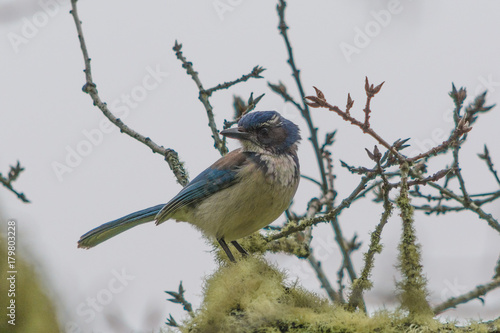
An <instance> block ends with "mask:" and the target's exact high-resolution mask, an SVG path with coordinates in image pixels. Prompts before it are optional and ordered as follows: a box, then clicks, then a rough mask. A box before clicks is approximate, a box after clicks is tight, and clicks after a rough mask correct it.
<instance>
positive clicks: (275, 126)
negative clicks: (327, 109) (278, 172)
mask: <svg viewBox="0 0 500 333" xmlns="http://www.w3.org/2000/svg"><path fill="white" fill-rule="evenodd" d="M221 134H222V135H224V136H226V137H228V138H234V139H238V140H240V141H241V143H242V145H243V149H244V150H246V151H255V152H260V151H262V150H266V151H270V152H273V153H278V154H279V153H287V152H290V151H295V150H296V149H297V144H298V142H299V141H300V134H299V127H298V126H297V125H295V124H294V123H292V122H291V121H290V120H288V119H285V118H283V117H282V116H281V115H280V114H279V113H278V112H276V111H254V112H250V113H247V114H246V115H244V116H243V117H242V118H241V119H240V121H239V122H238V127H237V128H231V129H227V130H224V131H222V132H221Z"/></svg>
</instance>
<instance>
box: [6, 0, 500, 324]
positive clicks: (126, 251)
mask: <svg viewBox="0 0 500 333" xmlns="http://www.w3.org/2000/svg"><path fill="white" fill-rule="evenodd" d="M275 5H276V3H275V2H274V1H262V0H261V1H242V0H231V1H230V0H216V1H190V2H185V1H146V2H144V1H142V2H138V1H128V0H121V1H107V2H102V1H93V0H92V1H91V0H85V1H84V0H81V1H79V11H80V18H81V19H82V21H83V29H84V33H85V37H86V40H87V45H88V50H89V53H90V56H91V58H92V66H93V68H92V69H93V74H94V80H95V82H96V83H97V87H98V89H99V93H100V95H101V98H102V99H103V100H104V101H106V102H107V103H108V105H111V106H113V108H114V110H115V112H116V113H117V115H119V116H120V117H121V118H122V120H123V121H124V122H126V123H127V124H128V125H129V126H131V127H132V128H134V129H135V130H137V131H138V132H140V133H142V134H144V135H146V136H149V137H151V138H152V139H153V140H154V141H155V142H157V143H158V144H160V145H163V146H165V147H169V148H172V149H175V150H176V151H177V152H178V153H179V156H180V158H181V160H183V161H184V162H185V163H186V166H187V169H188V170H189V172H190V175H191V177H192V178H193V177H194V176H196V175H197V174H198V173H199V172H201V171H202V170H203V169H205V168H206V167H207V166H208V165H210V164H211V163H213V162H214V161H215V160H216V159H217V158H219V157H220V156H219V154H218V152H217V151H216V150H214V149H213V141H212V139H211V137H210V135H211V134H210V129H209V128H208V126H207V118H206V114H205V111H204V108H203V106H202V104H201V103H200V102H199V101H198V99H197V96H198V91H197V88H196V86H195V84H194V82H193V81H192V80H191V78H190V77H188V76H187V75H186V73H185V70H184V69H183V68H182V67H181V64H180V62H179V61H178V60H177V59H176V57H175V54H174V52H173V51H172V47H173V45H174V42H175V40H177V41H179V42H180V43H182V44H183V50H184V55H185V56H186V57H187V58H188V59H189V60H190V61H192V62H193V64H194V66H195V69H196V70H197V71H198V72H199V74H200V78H201V80H202V82H203V84H204V85H205V87H206V88H208V87H211V86H214V85H216V84H218V83H221V82H223V81H228V80H231V79H235V78H237V77H239V76H241V75H242V74H245V73H248V72H250V70H251V69H252V68H253V67H254V66H255V65H261V66H263V67H265V68H266V69H267V70H266V71H265V72H264V73H263V75H264V77H265V79H260V80H251V81H248V82H247V83H243V84H240V85H238V86H236V87H234V88H232V89H230V90H225V91H221V92H218V93H216V94H214V96H213V97H212V98H211V102H212V105H213V106H214V111H215V114H216V121H217V124H218V126H219V128H221V126H222V123H223V121H224V119H230V118H231V117H232V114H233V109H232V98H233V97H232V96H233V95H234V94H237V95H240V96H242V97H243V98H244V99H247V98H248V96H249V95H250V92H254V94H256V95H260V94H263V93H265V97H264V98H263V99H262V101H261V102H260V103H259V105H258V107H257V109H258V110H277V111H278V112H281V113H282V114H283V115H284V116H285V117H286V118H288V119H290V120H292V121H294V122H296V123H297V124H298V125H299V126H300V127H301V129H302V133H303V137H304V138H306V137H307V135H308V131H307V128H306V126H305V123H304V122H303V121H302V119H301V118H300V116H299V115H298V113H297V111H296V110H295V109H293V108H292V107H291V106H290V105H285V104H284V103H283V101H282V100H281V99H280V98H279V97H278V96H276V95H275V94H274V93H273V92H271V91H270V90H269V88H268V87H267V82H268V81H270V82H273V83H277V82H278V81H280V80H281V81H283V82H284V83H285V84H286V85H287V87H288V90H289V92H290V93H291V94H293V95H294V96H295V97H296V98H297V99H298V97H297V96H298V93H297V90H296V87H295V86H294V82H293V79H292V77H291V75H290V69H289V67H288V65H287V63H286V60H287V54H286V50H285V47H284V43H283V40H282V38H281V37H280V35H279V33H278V30H277V25H278V18H277V14H276V9H275ZM69 10H70V4H69V1H68V0H66V1H63V0H61V1H55V0H46V1H32V0H25V1H14V0H0V36H1V38H0V50H1V53H0V54H1V57H2V61H0V73H1V75H0V106H1V112H0V171H1V172H2V173H5V172H7V171H8V165H9V164H13V163H15V162H16V161H17V160H19V161H21V163H22V165H23V166H24V167H25V168H26V171H25V172H24V173H23V174H22V175H21V176H20V178H19V180H18V181H16V183H15V187H16V189H18V190H20V191H23V192H24V193H25V194H26V196H27V197H28V198H29V199H30V200H31V201H32V203H30V204H24V203H22V202H20V201H19V200H18V199H17V198H16V197H15V196H14V195H13V194H12V193H10V192H8V191H6V190H4V189H0V208H1V212H2V218H13V219H16V220H17V224H18V231H19V237H18V242H19V244H20V245H21V246H22V253H21V254H25V255H27V256H31V257H32V258H33V260H34V262H35V263H36V266H37V267H38V268H39V271H40V274H41V275H42V276H43V277H44V279H45V281H46V282H47V285H48V286H49V287H48V288H50V290H51V293H52V296H53V297H54V299H55V300H56V302H57V303H58V304H59V308H60V310H61V320H62V321H63V324H64V325H65V326H67V327H74V328H77V329H81V330H82V331H90V329H93V330H94V332H101V331H102V332H106V331H109V330H110V326H109V325H108V323H107V319H106V318H108V319H109V318H113V316H117V318H119V320H123V321H124V322H123V323H122V324H123V325H127V327H130V328H132V329H135V330H137V331H141V332H144V331H147V330H151V329H156V330H157V329H158V327H160V326H161V325H163V322H164V321H165V318H166V317H167V316H168V314H169V313H172V314H173V315H174V317H175V318H177V319H180V318H183V316H184V315H185V314H184V312H183V310H182V309H181V307H180V306H178V305H175V304H172V303H168V302H166V301H165V298H167V295H166V294H164V293H163V291H164V290H176V288H177V286H178V284H179V281H181V280H182V281H183V285H184V287H185V289H187V293H186V296H187V298H188V299H189V300H190V301H191V302H192V303H193V305H194V307H195V308H197V307H198V306H199V305H200V301H201V297H200V296H201V288H202V285H201V284H202V279H203V277H204V276H206V275H208V274H210V273H212V272H213V271H214V269H215V268H216V265H215V262H214V259H213V256H212V255H211V253H210V252H209V251H210V246H208V245H207V243H206V241H205V240H204V239H203V237H202V236H201V234H200V233H199V232H198V231H197V230H195V229H194V228H192V227H191V226H190V225H188V224H186V223H175V222H173V221H171V222H169V223H164V224H162V225H161V226H160V227H158V228H156V229H155V226H154V225H152V224H151V225H149V224H148V225H145V226H142V227H138V228H135V229H132V230H131V231H128V232H126V233H124V234H122V235H120V236H118V237H116V238H114V239H112V240H110V241H107V242H105V243H103V244H101V245H99V246H98V247H96V248H93V249H91V250H82V249H77V247H76V242H77V240H78V239H79V237H80V235H82V234H83V233H85V232H87V231H88V230H90V229H92V228H94V227H96V226H98V225H100V224H101V223H104V222H107V221H109V220H112V219H115V218H118V217H120V216H123V215H125V214H128V213H131V212H133V211H135V210H139V209H143V208H146V207H149V206H153V205H156V204H159V203H165V202H167V201H168V200H169V199H170V198H171V197H173V196H174V195H175V194H176V193H177V192H178V191H179V190H180V188H181V187H180V185H178V184H177V183H176V181H175V178H174V177H173V175H172V172H171V171H170V169H169V168H168V165H167V164H166V163H165V162H164V161H163V159H162V158H161V156H159V155H157V154H156V155H155V154H153V153H151V150H150V149H148V148H147V147H146V146H144V145H142V144H140V143H138V142H137V141H135V140H133V139H131V138H129V137H127V136H125V135H123V134H120V133H119V131H118V130H117V129H114V128H113V127H111V126H109V125H108V123H107V122H106V120H103V119H104V117H103V115H102V114H101V113H100V111H99V110H98V109H97V108H95V107H93V106H92V102H91V99H90V97H89V96H88V95H86V94H84V93H83V92H82V90H81V87H82V86H83V84H84V74H83V72H82V69H83V60H82V55H81V51H80V48H79V44H78V38H77V35H76V30H75V26H74V23H73V20H72V17H71V16H70V15H69V14H68V12H69ZM499 13H500V3H499V2H494V1H474V2H472V1H439V2H435V1H357V2H352V1H342V2H341V1H307V2H304V1H303V2H298V1H290V3H289V6H288V9H287V12H286V15H287V23H288V25H289V26H290V30H289V35H290V38H291V41H292V44H293V47H294V51H295V55H296V62H297V65H298V67H299V68H300V69H301V70H302V71H301V75H302V79H303V83H304V87H305V89H306V93H308V94H310V93H312V86H313V85H314V86H317V87H318V88H320V89H322V91H323V92H324V93H325V95H326V96H327V99H328V100H329V101H330V102H331V103H334V104H338V105H340V106H343V105H345V101H346V96H347V93H349V92H350V93H351V96H352V97H353V99H354V100H355V101H356V102H355V107H354V109H355V111H353V112H355V114H356V115H358V116H360V117H361V114H362V111H361V110H362V107H363V101H364V91H363V87H364V78H365V76H368V77H369V79H370V81H371V82H373V83H380V82H382V81H385V84H384V87H383V90H382V92H381V93H380V94H379V95H377V97H376V98H375V99H374V101H373V103H372V110H373V114H372V118H371V119H372V120H371V123H372V126H373V128H375V129H376V130H377V131H378V132H379V133H380V134H381V135H382V136H383V137H384V138H386V139H387V140H388V141H390V142H392V141H395V140H396V139H398V138H407V137H411V138H412V140H411V141H410V143H412V144H413V147H412V148H410V149H413V151H418V150H419V149H425V147H427V148H428V147H429V146H430V145H431V144H435V143H439V142H440V141H439V140H440V138H441V137H442V136H443V134H442V133H445V134H447V133H449V131H450V129H451V128H452V118H450V110H451V109H452V106H453V105H452V101H451V99H450V98H449V96H448V92H449V90H450V89H451V83H452V82H454V83H455V84H456V85H457V86H464V87H466V88H467V91H468V92H469V95H470V96H472V95H474V94H475V93H479V92H482V91H484V90H485V89H489V93H488V100H489V102H490V103H497V104H498V103H499V102H500V66H499V65H500V60H499V59H500V42H499V39H498V32H499V31H500V20H499V15H500V14H499ZM469 100H470V98H469V99H468V101H469ZM312 112H313V119H314V122H315V124H317V125H318V126H320V134H319V137H320V138H321V139H322V138H323V137H324V135H325V133H326V132H328V131H332V130H334V129H337V130H338V134H337V141H336V143H335V145H334V150H333V157H334V159H335V165H334V166H335V171H336V173H337V176H338V177H337V180H336V185H337V189H338V192H339V198H344V197H346V196H347V195H348V194H349V193H350V192H351V191H352V190H353V188H354V186H355V185H356V184H357V183H358V181H359V177H358V176H355V175H351V174H349V173H348V172H346V171H345V170H344V169H342V168H341V167H340V163H339V160H340V159H341V160H344V161H346V162H348V163H350V164H353V165H366V166H369V165H371V163H370V160H369V159H368V157H367V155H366V153H365V151H364V148H372V147H373V145H374V144H375V142H374V141H373V139H371V138H370V137H367V136H364V135H363V134H362V133H361V131H359V129H357V128H353V127H351V126H349V124H347V123H345V122H343V121H342V120H341V119H340V118H339V117H337V116H335V115H334V114H332V113H328V112H326V111H325V110H319V109H314V110H312ZM499 123H500V112H499V110H497V109H494V110H493V111H492V112H491V113H489V114H485V115H482V116H481V117H480V119H479V121H478V122H477V124H476V125H475V126H474V129H473V131H472V133H471V134H470V137H469V140H468V142H467V144H466V145H465V146H464V147H463V149H462V150H461V155H462V156H463V159H462V163H461V167H462V169H463V171H464V177H465V179H466V182H467V183H468V184H469V187H470V191H471V192H478V191H495V190H497V189H498V186H495V183H494V181H493V178H492V176H491V174H489V173H488V172H487V169H486V167H485V165H484V162H483V161H480V160H479V159H478V158H477V155H476V154H477V153H480V152H481V151H482V149H483V145H484V144H485V143H486V144H488V147H489V148H490V152H491V154H492V156H493V158H494V162H495V163H496V165H498V166H500V146H499V144H498V142H500V131H498V124H499ZM229 147H230V149H234V148H236V147H237V144H236V143H235V142H231V143H229ZM409 152H410V151H409ZM313 156H314V155H313V153H312V150H311V147H310V144H309V142H308V140H307V139H305V140H303V142H302V145H301V147H300V152H299V157H300V160H301V166H302V173H303V174H306V175H310V176H314V177H316V175H317V166H316V164H315V162H314V158H313ZM450 161H451V159H450V158H449V157H446V158H441V159H440V160H439V163H440V164H435V165H434V166H433V167H434V170H436V171H437V170H438V168H439V167H444V166H445V165H446V164H447V163H450ZM317 195H319V193H318V190H317V188H316V187H315V186H314V185H312V184H310V183H308V182H307V181H304V180H303V181H302V183H301V186H300V187H299V190H298V193H297V196H296V199H295V203H294V210H295V211H297V212H298V213H303V212H304V211H305V208H306V205H307V202H308V200H309V199H310V198H311V197H313V196H317ZM485 210H486V211H487V212H488V213H491V214H493V215H494V216H496V217H497V218H498V216H499V215H500V207H499V205H498V203H494V204H491V205H489V206H485ZM381 212H382V210H381V207H380V206H379V205H375V204H373V203H371V202H370V201H369V200H366V201H364V202H362V201H361V202H359V203H356V204H355V205H353V206H352V207H351V208H350V209H349V210H347V211H345V212H344V213H343V214H342V215H341V217H340V222H341V225H342V227H343V230H344V233H345V235H346V237H349V238H350V237H352V235H353V234H354V233H355V232H356V233H357V234H358V236H359V239H360V240H362V241H363V247H362V249H361V250H362V251H358V252H357V253H356V254H355V255H354V256H353V258H354V262H355V266H356V267H357V269H358V270H359V269H360V267H361V266H362V253H363V252H364V251H366V249H367V242H368V240H369V232H370V231H371V230H373V229H374V227H375V225H376V223H378V219H379V216H380V214H381ZM279 221H283V218H281V219H280V220H279ZM279 221H278V222H279ZM415 225H416V228H417V232H418V237H419V240H420V242H421V243H422V245H423V260H424V271H425V273H426V275H427V277H428V279H429V289H430V291H431V296H430V300H431V302H432V303H433V304H437V303H439V302H441V301H442V300H443V299H446V298H448V297H451V296H456V295H459V294H461V293H463V292H466V291H468V290H470V289H472V288H473V287H475V286H476V285H478V284H482V283H486V282H488V280H489V279H490V278H491V277H492V275H493V267H494V265H495V262H496V260H497V259H498V255H499V252H500V242H499V235H498V233H496V232H495V231H493V230H492V229H491V228H490V227H488V225H487V223H486V222H485V221H483V220H479V219H477V217H476V216H475V215H474V214H472V213H464V214H460V215H456V214H448V215H446V216H444V217H443V216H441V217H439V219H436V218H435V217H428V216H426V215H423V214H418V215H417V217H416V223H415ZM400 229H401V223H400V220H399V218H398V214H397V213H396V212H395V213H394V216H393V218H391V220H390V222H389V224H388V225H387V227H386V229H385V230H384V234H383V236H382V237H383V243H384V244H385V248H384V251H383V252H382V254H381V255H378V256H377V257H376V262H375V265H376V268H375V271H374V273H373V280H374V282H375V287H374V289H373V290H372V291H371V292H369V293H368V295H367V300H368V304H369V308H370V310H372V311H373V310H376V309H380V308H382V307H384V306H385V305H387V306H391V304H393V301H394V295H393V293H392V290H393V289H394V282H395V281H396V280H397V278H398V274H397V272H396V271H395V269H394V265H395V263H396V255H397V252H396V247H397V244H398V239H399V235H400ZM2 232H3V230H2ZM314 235H315V238H314V241H313V245H314V246H315V247H316V248H317V250H316V251H317V252H316V254H317V256H318V257H319V258H320V259H321V260H322V262H323V267H324V269H325V271H326V273H327V274H328V276H329V278H330V280H331V281H332V283H335V281H336V280H337V276H336V272H337V269H338V267H339V265H340V263H341V260H340V253H339V251H338V247H337V245H336V243H335V242H334V240H333V235H332V232H331V227H330V226H328V225H322V226H319V227H318V228H317V230H316V232H315V234H314ZM267 258H268V259H269V261H271V262H275V263H277V264H278V265H279V266H280V267H282V268H284V269H286V270H287V271H288V273H289V276H290V279H294V278H295V277H298V278H299V279H300V283H301V284H302V285H304V286H305V287H306V288H308V289H310V290H313V291H317V292H318V293H320V294H324V292H323V291H322V290H321V288H320V287H319V282H318V281H317V279H316V277H315V275H314V273H313V272H312V271H311V270H310V269H309V267H308V264H307V262H305V261H300V260H298V259H296V258H292V257H289V256H284V255H269V256H267ZM89 298H96V299H100V300H101V302H100V303H99V302H98V304H97V306H96V307H95V308H98V309H99V311H97V310H93V308H92V307H91V306H90V305H89V303H88V302H89V301H88V300H89ZM499 299H500V292H499V291H498V290H497V291H495V292H492V293H490V294H489V296H488V297H486V298H485V301H486V303H485V305H484V306H483V305H482V304H481V302H479V301H477V300H476V301H472V302H470V304H467V305H463V306H459V308H458V309H457V310H452V311H448V312H446V313H445V314H444V317H446V318H475V319H479V318H482V319H488V318H493V317H497V316H498V309H499V308H500V301H499Z"/></svg>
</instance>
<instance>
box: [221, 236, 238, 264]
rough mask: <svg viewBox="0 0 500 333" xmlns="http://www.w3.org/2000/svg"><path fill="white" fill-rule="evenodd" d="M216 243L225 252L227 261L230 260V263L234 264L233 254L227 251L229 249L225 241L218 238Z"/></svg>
mask: <svg viewBox="0 0 500 333" xmlns="http://www.w3.org/2000/svg"><path fill="white" fill-rule="evenodd" d="M217 241H218V242H219V244H220V246H222V249H223V250H224V252H226V254H227V256H228V258H229V260H231V261H232V262H236V260H234V256H233V254H232V253H231V251H230V250H229V247H228V246H227V244H226V241H225V240H224V238H219V239H218V240H217ZM238 245H239V244H238Z"/></svg>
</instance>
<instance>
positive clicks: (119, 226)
mask: <svg viewBox="0 0 500 333" xmlns="http://www.w3.org/2000/svg"><path fill="white" fill-rule="evenodd" d="M163 206H165V204H161V205H157V206H154V207H149V208H146V209H143V210H140V211H138V212H135V213H132V214H129V215H127V216H124V217H121V218H119V219H116V220H114V221H111V222H108V223H104V224H103V225H101V226H99V227H97V228H94V229H92V230H90V231H89V232H87V233H86V234H85V235H83V236H82V237H80V240H79V241H78V247H81V248H84V249H89V248H91V247H94V246H96V245H97V244H100V243H102V242H104V241H105V240H108V239H110V238H111V237H114V236H116V235H118V234H120V233H122V232H124V231H125V230H128V229H130V228H133V227H135V226H138V225H139V224H143V223H146V222H151V221H153V220H154V219H155V216H156V214H158V212H159V211H160V210H161V209H162V208H163Z"/></svg>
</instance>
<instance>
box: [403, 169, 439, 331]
mask: <svg viewBox="0 0 500 333" xmlns="http://www.w3.org/2000/svg"><path fill="white" fill-rule="evenodd" d="M407 175H408V165H407V164H406V163H405V164H403V165H402V166H401V193H400V196H399V197H398V199H397V200H396V203H397V205H398V207H399V209H400V211H401V218H402V220H403V221H402V222H403V233H402V236H401V242H400V244H399V256H398V259H399V263H398V268H399V270H400V271H401V274H402V275H403V279H402V281H400V282H398V284H397V287H398V288H399V290H400V293H399V297H400V300H401V307H402V308H403V309H406V310H408V311H409V314H410V317H411V320H412V322H420V321H426V318H429V317H432V315H433V313H432V309H431V307H430V306H429V303H428V302H427V295H428V292H427V288H426V286H427V280H426V278H425V277H424V275H423V269H422V264H421V261H422V259H421V250H420V244H418V243H417V236H416V232H415V228H414V227H413V206H412V205H411V202H410V198H409V196H408V185H407V183H406V180H407Z"/></svg>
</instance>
